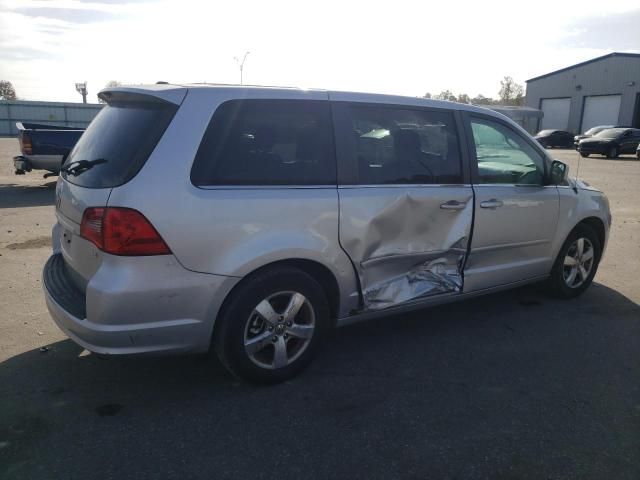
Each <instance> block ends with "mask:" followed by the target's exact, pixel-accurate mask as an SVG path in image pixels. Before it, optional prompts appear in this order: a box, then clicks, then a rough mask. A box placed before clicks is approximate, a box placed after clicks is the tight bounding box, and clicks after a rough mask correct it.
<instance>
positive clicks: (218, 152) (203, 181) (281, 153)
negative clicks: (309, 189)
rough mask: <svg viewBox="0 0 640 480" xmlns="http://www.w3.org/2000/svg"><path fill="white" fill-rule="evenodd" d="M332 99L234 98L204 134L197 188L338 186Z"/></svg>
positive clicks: (197, 162) (193, 177)
mask: <svg viewBox="0 0 640 480" xmlns="http://www.w3.org/2000/svg"><path fill="white" fill-rule="evenodd" d="M331 125H332V124H331V111H330V107H329V104H328V102H322V101H307V100H232V101H229V102H226V103H224V104H222V105H221V106H220V107H218V109H217V110H216V112H215V113H214V115H213V118H212V119H211V122H210V123H209V126H208V127H207V131H206V132H205V134H204V137H203V139H202V143H201V144H200V148H199V149H198V153H197V154H196V158H195V161H194V164H193V168H192V171H191V180H192V182H193V184H194V185H196V186H205V185H335V184H336V162H335V149H334V146H333V134H332V131H331V130H332V126H331Z"/></svg>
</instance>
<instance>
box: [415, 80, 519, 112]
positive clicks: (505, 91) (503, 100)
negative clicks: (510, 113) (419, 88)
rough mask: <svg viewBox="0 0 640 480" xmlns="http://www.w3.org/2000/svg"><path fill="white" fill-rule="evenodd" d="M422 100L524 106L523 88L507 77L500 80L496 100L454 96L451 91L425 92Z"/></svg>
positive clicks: (480, 96)
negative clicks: (434, 93)
mask: <svg viewBox="0 0 640 480" xmlns="http://www.w3.org/2000/svg"><path fill="white" fill-rule="evenodd" d="M424 98H432V99H434V100H448V101H449V102H458V103H472V104H474V105H513V106H522V105H524V88H523V86H522V85H520V84H519V83H516V82H515V80H514V79H513V78H511V77H509V76H506V77H504V78H503V79H502V80H500V92H499V93H498V98H497V99H494V98H491V97H485V96H484V95H482V94H479V95H476V96H475V97H473V98H471V97H470V96H469V95H467V94H466V93H460V94H458V95H455V94H454V93H453V92H452V91H451V90H443V91H442V92H440V93H438V94H436V95H432V94H431V93H429V92H427V93H426V94H425V95H424Z"/></svg>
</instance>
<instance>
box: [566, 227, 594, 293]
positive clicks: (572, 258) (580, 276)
mask: <svg viewBox="0 0 640 480" xmlns="http://www.w3.org/2000/svg"><path fill="white" fill-rule="evenodd" d="M593 261H594V249H593V244H592V243H591V241H589V239H588V238H584V237H580V238H578V239H576V240H575V241H574V242H573V243H572V244H571V245H570V246H569V249H568V250H567V253H566V255H565V257H564V264H563V269H562V276H563V278H564V283H565V284H566V285H567V286H568V287H569V288H578V287H580V286H581V285H582V284H583V283H584V282H586V281H587V278H589V274H590V273H591V270H592V269H593Z"/></svg>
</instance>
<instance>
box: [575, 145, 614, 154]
mask: <svg viewBox="0 0 640 480" xmlns="http://www.w3.org/2000/svg"><path fill="white" fill-rule="evenodd" d="M610 149H611V147H610V146H605V145H595V146H591V145H589V146H585V145H583V144H580V145H578V151H579V152H580V153H595V154H601V155H605V154H606V153H607V152H608V151H609V150H610Z"/></svg>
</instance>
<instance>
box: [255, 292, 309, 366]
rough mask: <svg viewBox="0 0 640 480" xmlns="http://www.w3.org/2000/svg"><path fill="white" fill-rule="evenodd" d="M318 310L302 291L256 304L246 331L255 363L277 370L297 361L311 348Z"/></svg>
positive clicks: (286, 293)
mask: <svg viewBox="0 0 640 480" xmlns="http://www.w3.org/2000/svg"><path fill="white" fill-rule="evenodd" d="M315 323H316V322H315V313H314V310H313V307H312V306H311V303H310V302H309V300H308V299H307V298H306V297H305V296H304V295H302V294H301V293H299V292H292V291H286V292H278V293H274V294H273V295H270V296H269V297H267V298H265V299H263V300H262V301H260V303H258V305H256V306H255V308H254V309H253V311H252V312H251V314H250V315H249V318H248V319H247V323H246V326H245V331H244V348H245V351H246V353H247V355H248V356H249V358H250V359H251V361H252V362H253V363H255V364H256V365H258V366H259V367H261V368H266V369H277V368H282V367H286V366H287V365H290V364H291V363H293V362H294V361H295V360H296V359H298V358H299V357H300V355H302V353H303V352H304V351H305V350H306V349H307V347H308V346H309V344H310V343H311V339H312V338H313V334H314V330H315V326H316V325H315Z"/></svg>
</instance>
